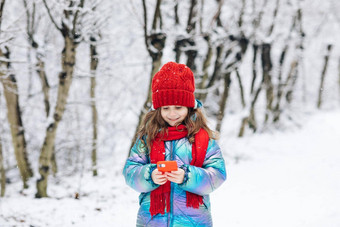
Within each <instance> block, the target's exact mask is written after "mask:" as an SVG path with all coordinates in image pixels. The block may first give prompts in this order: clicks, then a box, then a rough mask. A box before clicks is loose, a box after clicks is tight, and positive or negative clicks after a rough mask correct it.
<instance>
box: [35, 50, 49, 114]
mask: <svg viewBox="0 0 340 227" xmlns="http://www.w3.org/2000/svg"><path fill="white" fill-rule="evenodd" d="M36 55H38V54H36ZM36 58H37V61H38V62H37V64H36V67H37V73H38V75H39V78H40V81H41V85H42V91H43V93H44V104H45V112H46V117H48V115H49V114H50V99H49V92H50V85H49V84H48V80H47V76H46V72H45V62H44V61H43V60H42V59H41V58H40V57H39V56H37V57H36Z"/></svg>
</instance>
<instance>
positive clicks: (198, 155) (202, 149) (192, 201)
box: [150, 125, 209, 216]
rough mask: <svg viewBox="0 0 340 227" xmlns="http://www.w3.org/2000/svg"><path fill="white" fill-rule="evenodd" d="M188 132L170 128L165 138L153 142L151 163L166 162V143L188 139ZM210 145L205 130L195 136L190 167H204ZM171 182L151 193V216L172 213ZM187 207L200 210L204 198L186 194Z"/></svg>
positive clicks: (183, 129)
mask: <svg viewBox="0 0 340 227" xmlns="http://www.w3.org/2000/svg"><path fill="white" fill-rule="evenodd" d="M187 135H188V130H187V128H186V127H185V126H184V125H179V126H177V127H168V133H167V134H165V135H164V136H161V135H160V134H159V135H158V136H157V137H156V139H155V140H154V141H153V143H152V146H151V153H150V158H151V163H157V162H158V161H164V159H165V146H164V141H169V140H178V139H180V138H183V137H186V136H187ZM208 143H209V135H208V133H207V131H205V130H204V129H202V128H201V129H200V130H199V131H198V133H196V134H195V142H194V143H193V144H192V160H191V162H190V165H193V166H197V167H202V165H203V162H204V159H205V155H206V152H207V148H208ZM170 193H171V186H170V182H169V181H167V182H166V183H165V184H164V185H161V186H159V187H158V188H156V189H155V190H153V191H152V192H151V195H150V200H151V201H150V214H151V216H154V215H156V214H158V213H160V214H164V213H165V208H166V211H167V212H170ZM186 197H187V198H186V205H187V207H192V208H194V209H198V208H199V206H200V205H201V204H203V197H202V196H200V195H197V194H194V193H191V192H186Z"/></svg>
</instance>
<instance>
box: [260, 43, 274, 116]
mask: <svg viewBox="0 0 340 227" xmlns="http://www.w3.org/2000/svg"><path fill="white" fill-rule="evenodd" d="M261 59H262V73H263V82H264V85H265V86H266V102H267V105H266V116H265V122H267V121H268V119H269V114H270V113H271V112H272V103H273V100H274V88H273V83H272V80H271V77H272V71H271V70H272V61H271V44H268V43H265V44H262V53H261Z"/></svg>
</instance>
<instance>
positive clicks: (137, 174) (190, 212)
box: [123, 138, 226, 227]
mask: <svg viewBox="0 0 340 227" xmlns="http://www.w3.org/2000/svg"><path fill="white" fill-rule="evenodd" d="M191 148H192V144H190V143H189V141H188V139H187V138H182V139H179V140H173V141H165V151H166V152H165V160H176V161H177V164H178V166H179V168H183V169H184V170H185V177H184V181H183V183H182V184H176V183H172V182H171V196H170V199H171V201H170V207H171V208H170V211H169V212H166V213H165V214H164V215H162V214H157V215H155V216H154V217H153V218H151V215H150V212H149V209H150V192H151V191H152V190H154V189H156V188H157V187H158V186H159V185H157V184H155V183H154V182H153V181H152V178H151V173H152V171H153V170H154V169H155V168H156V164H150V156H149V152H148V148H147V147H145V146H143V145H142V143H141V141H140V140H137V142H136V143H135V145H134V146H133V148H132V149H131V152H130V155H129V158H128V159H127V161H126V164H125V167H124V170H123V174H124V177H125V181H126V183H127V184H128V185H129V186H130V187H132V188H133V189H135V190H136V191H138V192H141V194H140V196H139V204H140V208H139V211H138V216H137V226H143V227H144V226H154V227H163V226H178V227H183V226H212V219H211V213H210V201H209V193H211V192H212V191H214V190H215V189H216V188H217V187H219V186H220V185H221V184H222V183H223V182H224V181H225V180H226V170H225V164H224V159H223V157H222V154H221V150H220V148H219V146H218V144H217V143H216V141H215V140H212V139H211V140H210V141H209V145H208V149H207V153H206V156H205V160H204V163H203V166H202V168H200V167H196V166H192V165H190V162H191V159H192V155H191ZM186 191H189V192H192V193H195V194H198V195H202V196H203V203H204V204H203V205H200V207H199V209H194V208H192V207H187V206H186Z"/></svg>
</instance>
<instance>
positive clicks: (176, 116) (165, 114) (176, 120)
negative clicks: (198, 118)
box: [161, 106, 188, 126]
mask: <svg viewBox="0 0 340 227" xmlns="http://www.w3.org/2000/svg"><path fill="white" fill-rule="evenodd" d="M187 115H188V108H187V107H186V106H162V107H161V116H162V118H163V120H164V121H166V122H167V123H168V124H169V125H170V126H176V125H179V124H181V123H182V121H183V120H184V119H185V117H186V116H187Z"/></svg>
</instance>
